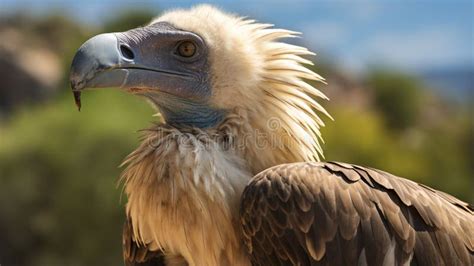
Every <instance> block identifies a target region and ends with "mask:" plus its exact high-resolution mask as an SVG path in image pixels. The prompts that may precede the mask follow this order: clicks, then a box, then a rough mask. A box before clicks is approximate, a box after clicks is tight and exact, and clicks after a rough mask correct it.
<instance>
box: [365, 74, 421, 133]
mask: <svg viewBox="0 0 474 266" xmlns="http://www.w3.org/2000/svg"><path fill="white" fill-rule="evenodd" d="M367 83H368V87H370V88H374V96H375V106H376V108H377V109H378V110H379V111H380V112H381V113H382V114H383V116H384V118H385V120H386V123H387V126H389V127H390V128H393V129H406V128H408V127H411V126H413V125H415V124H416V122H417V121H418V117H419V113H420V110H421V108H422V106H421V97H422V93H423V87H422V86H421V84H420V83H419V81H417V80H416V79H415V78H413V77H408V76H407V75H406V74H401V73H397V72H394V71H393V70H392V71H390V70H378V69H376V70H374V71H372V72H371V73H370V75H369V76H368V81H367Z"/></svg>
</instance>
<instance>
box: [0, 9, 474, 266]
mask: <svg viewBox="0 0 474 266" xmlns="http://www.w3.org/2000/svg"><path fill="white" fill-rule="evenodd" d="M99 2H100V3H99ZM211 3H213V4H215V5H217V6H219V7H222V8H224V9H225V10H228V11H231V12H235V13H239V14H241V15H245V16H249V17H252V18H256V19H258V20H260V21H262V22H271V23H274V24H275V25H276V26H277V27H282V28H288V29H291V30H297V31H301V32H303V37H302V38H301V39H297V40H296V41H295V40H292V41H293V42H296V43H298V44H301V45H304V46H307V47H309V48H310V49H311V50H313V51H315V52H316V53H318V56H316V57H313V58H310V59H311V60H314V61H315V66H314V69H315V70H316V71H317V72H318V73H320V74H322V75H323V76H324V77H325V78H326V79H327V81H328V84H329V85H327V86H324V85H322V84H316V86H317V87H318V88H320V89H321V90H322V91H323V92H325V93H326V94H327V95H328V96H329V97H330V98H331V101H330V102H324V103H323V105H324V106H325V107H327V109H329V111H330V113H332V115H333V116H334V118H335V122H331V121H329V120H328V121H327V127H326V128H325V129H324V130H323V136H324V137H325V139H326V144H325V145H324V148H325V152H326V159H327V160H338V161H346V162H352V163H358V164H361V165H365V166H373V167H376V168H381V169H384V170H386V171H389V172H392V173H394V174H396V175H399V176H404V177H407V178H410V179H413V180H415V181H418V182H422V183H425V184H427V185H430V186H432V187H434V188H437V189H440V190H443V191H446V192H449V193H451V194H453V195H455V196H457V197H459V198H461V199H463V200H465V201H468V202H471V203H473V202H474V193H473V187H474V183H473V182H474V181H473V178H474V161H473V160H474V119H473V112H474V110H473V104H474V96H473V91H474V80H473V77H474V68H473V62H474V53H473V47H474V46H473V6H472V5H473V4H472V3H473V2H472V1H458V0H456V1H448V0H445V1H422V0H417V1H300V0H293V1H288V2H286V1H270V0H265V1H258V2H257V1H248V0H247V1H238V2H237V1H235V2H233V1H215V2H211ZM194 4H196V3H195V2H194V1H169V2H167V1H138V2H137V1H133V2H132V1H128V2H127V1H120V0H119V1H117V0H114V1H112V0H103V1H95V0H82V1H54V0H46V1H23V0H0V264H1V265H2V266H3V265H121V263H122V262H121V261H122V258H121V230H122V229H121V226H122V223H123V220H124V214H123V213H124V212H123V205H124V202H125V199H121V198H120V194H121V189H120V187H119V186H117V178H118V176H119V175H120V171H121V170H120V169H119V168H118V165H119V164H120V162H121V160H122V159H123V158H124V157H125V156H126V155H127V154H128V153H129V152H130V151H132V149H133V148H134V147H135V146H137V144H138V137H139V134H138V133H137V130H139V129H141V128H145V127H147V126H149V125H150V122H151V121H153V120H154V119H155V118H153V117H152V116H151V115H152V114H153V110H152V108H151V107H149V106H148V105H147V104H146V103H145V101H143V100H142V99H139V98H136V97H133V96H131V95H127V94H124V93H120V92H114V91H94V92H90V93H87V94H85V95H84V96H83V110H82V111H81V112H80V113H79V112H77V110H76V108H75V106H74V102H73V98H72V95H71V93H70V88H69V85H68V81H67V80H68V71H69V66H70V63H71V59H72V56H73V55H74V53H75V51H76V49H77V48H78V47H79V46H80V45H81V43H82V42H84V41H85V40H86V39H88V38H90V37H91V36H93V35H95V34H97V33H100V32H110V31H122V30H127V29H129V28H132V27H136V26H139V25H143V24H145V23H146V22H148V21H149V20H150V18H152V17H153V16H156V15H158V14H159V13H160V12H161V11H162V10H166V9H169V8H176V7H190V6H192V5H194Z"/></svg>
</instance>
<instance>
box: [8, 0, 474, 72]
mask: <svg viewBox="0 0 474 266" xmlns="http://www.w3.org/2000/svg"><path fill="white" fill-rule="evenodd" d="M198 3H203V2H198V1H190V0H188V1H120V0H102V1H99V0H74V1H70V0H63V1H57V0H45V1H24V0H0V16H2V15H4V14H5V13H10V12H15V11H18V10H21V11H23V12H30V13H35V14H45V13H48V12H50V11H64V12H66V13H68V14H70V15H71V16H73V17H75V18H77V19H78V20H81V21H83V22H86V23H91V24H99V23H100V22H101V21H103V20H104V19H107V18H109V17H111V16H113V15H114V14H117V12H118V10H122V9H130V8H148V9H154V10H157V12H158V10H163V9H169V8H177V7H190V6H192V5H195V4H198ZM207 3H212V4H214V5H217V6H219V7H222V8H223V9H225V10H227V11H231V12H234V13H238V14H241V15H245V16H249V17H252V18H257V19H258V20H260V21H263V22H270V23H273V24H275V25H276V26H278V27H283V28H289V29H292V30H297V31H301V32H303V38H302V40H301V42H303V43H304V44H306V45H308V46H309V47H311V49H312V50H313V51H315V52H316V53H318V54H319V55H321V56H323V57H327V58H331V60H333V61H335V62H337V63H338V64H339V65H340V66H342V67H344V68H346V69H348V70H353V71H361V70H364V69H365V68H366V67H367V66H368V65H372V64H375V63H382V64H387V65H391V66H394V67H398V68H401V69H406V70H409V71H411V70H414V71H422V70H428V69H436V68H446V67H457V66H466V65H471V66H472V64H473V62H474V51H473V49H474V48H473V47H474V40H473V38H474V37H473V34H474V33H473V31H474V30H473V27H474V26H473V23H474V20H473V19H474V18H473V16H474V11H473V1H470V0H439V1H436V0H432V1H427V0H411V1H402V0H379V1H363V0H353V1H349V0H345V1H340V0H336V1H329V0H327V1H303V0H293V1H270V0H264V1H248V0H246V1H223V0H222V1H207Z"/></svg>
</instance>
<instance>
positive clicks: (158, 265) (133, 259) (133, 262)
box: [122, 219, 166, 266]
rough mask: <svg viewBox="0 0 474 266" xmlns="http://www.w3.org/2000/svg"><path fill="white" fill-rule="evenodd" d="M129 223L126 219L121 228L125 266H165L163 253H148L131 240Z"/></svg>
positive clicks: (145, 248) (144, 248)
mask: <svg viewBox="0 0 474 266" xmlns="http://www.w3.org/2000/svg"><path fill="white" fill-rule="evenodd" d="M131 226H132V225H131V222H130V221H129V220H128V219H127V221H125V224H124V226H123V235H122V241H123V243H122V244H123V245H122V246H123V259H124V262H125V265H126V266H165V265H166V263H165V260H164V256H163V253H162V252H160V251H149V250H148V248H147V247H145V246H139V245H137V243H136V242H135V241H134V240H133V237H132V232H133V231H132V228H131Z"/></svg>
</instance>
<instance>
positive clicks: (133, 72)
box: [70, 22, 225, 128]
mask: <svg viewBox="0 0 474 266" xmlns="http://www.w3.org/2000/svg"><path fill="white" fill-rule="evenodd" d="M183 41H191V42H192V43H194V44H195V46H196V51H195V53H194V55H192V56H190V57H183V56H181V55H179V53H178V46H179V44H181V43H182V42H183ZM208 55H209V51H208V48H207V46H206V44H205V42H204V41H203V39H202V38H201V37H200V36H198V35H196V34H194V33H192V32H187V31H183V30H179V29H176V28H175V27H173V26H172V25H171V24H169V23H166V22H159V23H155V24H152V25H149V26H146V27H142V28H137V29H133V30H129V31H126V32H122V33H107V34H100V35H97V36H95V37H93V38H91V39H90V40H88V41H86V42H85V43H84V44H83V45H82V46H81V47H80V48H79V50H78V52H77V53H76V55H75V57H74V59H73V63H72V66H71V74H70V80H71V86H72V89H73V91H74V92H75V95H76V96H78V95H79V93H80V91H82V90H83V89H86V88H103V87H119V88H123V89H131V90H132V91H134V92H135V93H136V94H140V95H143V96H145V97H147V98H149V99H150V100H151V101H152V102H153V103H154V104H156V106H157V107H158V108H159V109H160V112H161V113H162V115H163V117H164V119H165V120H166V122H167V123H168V124H171V125H173V126H177V127H183V126H188V127H199V128H209V127H213V126H215V125H217V124H218V123H219V122H220V121H221V120H222V119H223V118H224V115H225V111H224V110H222V109H217V108H214V107H212V106H211V105H210V104H209V100H210V97H211V95H212V88H211V86H210V81H209V69H210V68H209V62H208Z"/></svg>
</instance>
